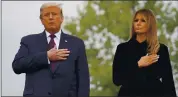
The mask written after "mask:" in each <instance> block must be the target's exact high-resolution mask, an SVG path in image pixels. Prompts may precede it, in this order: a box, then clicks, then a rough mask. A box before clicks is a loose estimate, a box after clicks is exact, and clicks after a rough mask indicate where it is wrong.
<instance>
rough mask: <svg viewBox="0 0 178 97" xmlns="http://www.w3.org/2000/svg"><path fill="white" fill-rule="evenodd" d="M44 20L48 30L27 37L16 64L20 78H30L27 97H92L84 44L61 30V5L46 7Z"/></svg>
mask: <svg viewBox="0 0 178 97" xmlns="http://www.w3.org/2000/svg"><path fill="white" fill-rule="evenodd" d="M40 19H41V22H42V24H43V25H44V27H45V30H44V31H43V32H42V33H39V34H33V35H28V36H25V37H23V38H22V39H21V42H20V45H21V46H20V49H19V50H18V52H17V54H16V56H15V58H14V60H13V63H12V67H13V70H14V72H15V73H16V74H21V73H25V74H26V80H25V88H24V92H23V96H56V97H88V96H89V82H90V81H89V70H88V63H87V57H86V52H85V45H84V42H83V41H82V40H81V39H79V38H77V37H75V36H71V35H68V34H65V33H63V31H62V30H61V24H62V22H63V14H62V8H61V7H60V5H59V4H56V3H45V4H43V5H42V6H41V9H40Z"/></svg>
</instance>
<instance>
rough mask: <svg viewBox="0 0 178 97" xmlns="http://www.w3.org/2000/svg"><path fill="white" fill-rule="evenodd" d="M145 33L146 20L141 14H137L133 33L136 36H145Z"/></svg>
mask: <svg viewBox="0 0 178 97" xmlns="http://www.w3.org/2000/svg"><path fill="white" fill-rule="evenodd" d="M147 31H148V22H147V18H146V17H145V16H144V15H143V14H139V13H138V14H137V15H136V17H135V19H134V32H135V33H137V34H145V33H146V32H147Z"/></svg>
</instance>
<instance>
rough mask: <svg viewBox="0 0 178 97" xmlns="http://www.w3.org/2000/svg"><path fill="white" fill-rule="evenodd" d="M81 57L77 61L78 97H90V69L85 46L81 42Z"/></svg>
mask: <svg viewBox="0 0 178 97" xmlns="http://www.w3.org/2000/svg"><path fill="white" fill-rule="evenodd" d="M78 53H79V56H78V59H77V64H76V65H77V73H78V78H77V79H78V93H77V95H78V96H77V97H89V91H90V76H89V68H88V62H87V57H86V51H85V45H84V42H83V41H82V40H81V45H80V49H79V52H78Z"/></svg>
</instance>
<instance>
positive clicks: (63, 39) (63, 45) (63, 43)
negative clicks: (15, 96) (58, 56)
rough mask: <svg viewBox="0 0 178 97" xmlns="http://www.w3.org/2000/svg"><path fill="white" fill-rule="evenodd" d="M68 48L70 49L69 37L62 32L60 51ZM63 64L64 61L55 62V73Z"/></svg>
mask: <svg viewBox="0 0 178 97" xmlns="http://www.w3.org/2000/svg"><path fill="white" fill-rule="evenodd" d="M67 47H68V39H67V36H66V34H64V33H63V31H61V38H60V43H59V47H58V49H66V48H67ZM61 63H62V61H56V62H55V69H54V72H55V71H56V70H57V69H58V68H59V67H60V64H61Z"/></svg>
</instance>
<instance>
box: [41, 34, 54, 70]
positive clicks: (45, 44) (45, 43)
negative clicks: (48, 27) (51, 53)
mask: <svg viewBox="0 0 178 97" xmlns="http://www.w3.org/2000/svg"><path fill="white" fill-rule="evenodd" d="M38 42H39V43H38V46H39V48H40V50H41V51H46V52H47V51H48V41H47V38H46V33H45V31H43V32H42V33H41V34H40V38H39V41H38ZM49 67H50V65H49ZM49 71H50V72H51V73H52V70H51V67H50V70H49Z"/></svg>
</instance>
